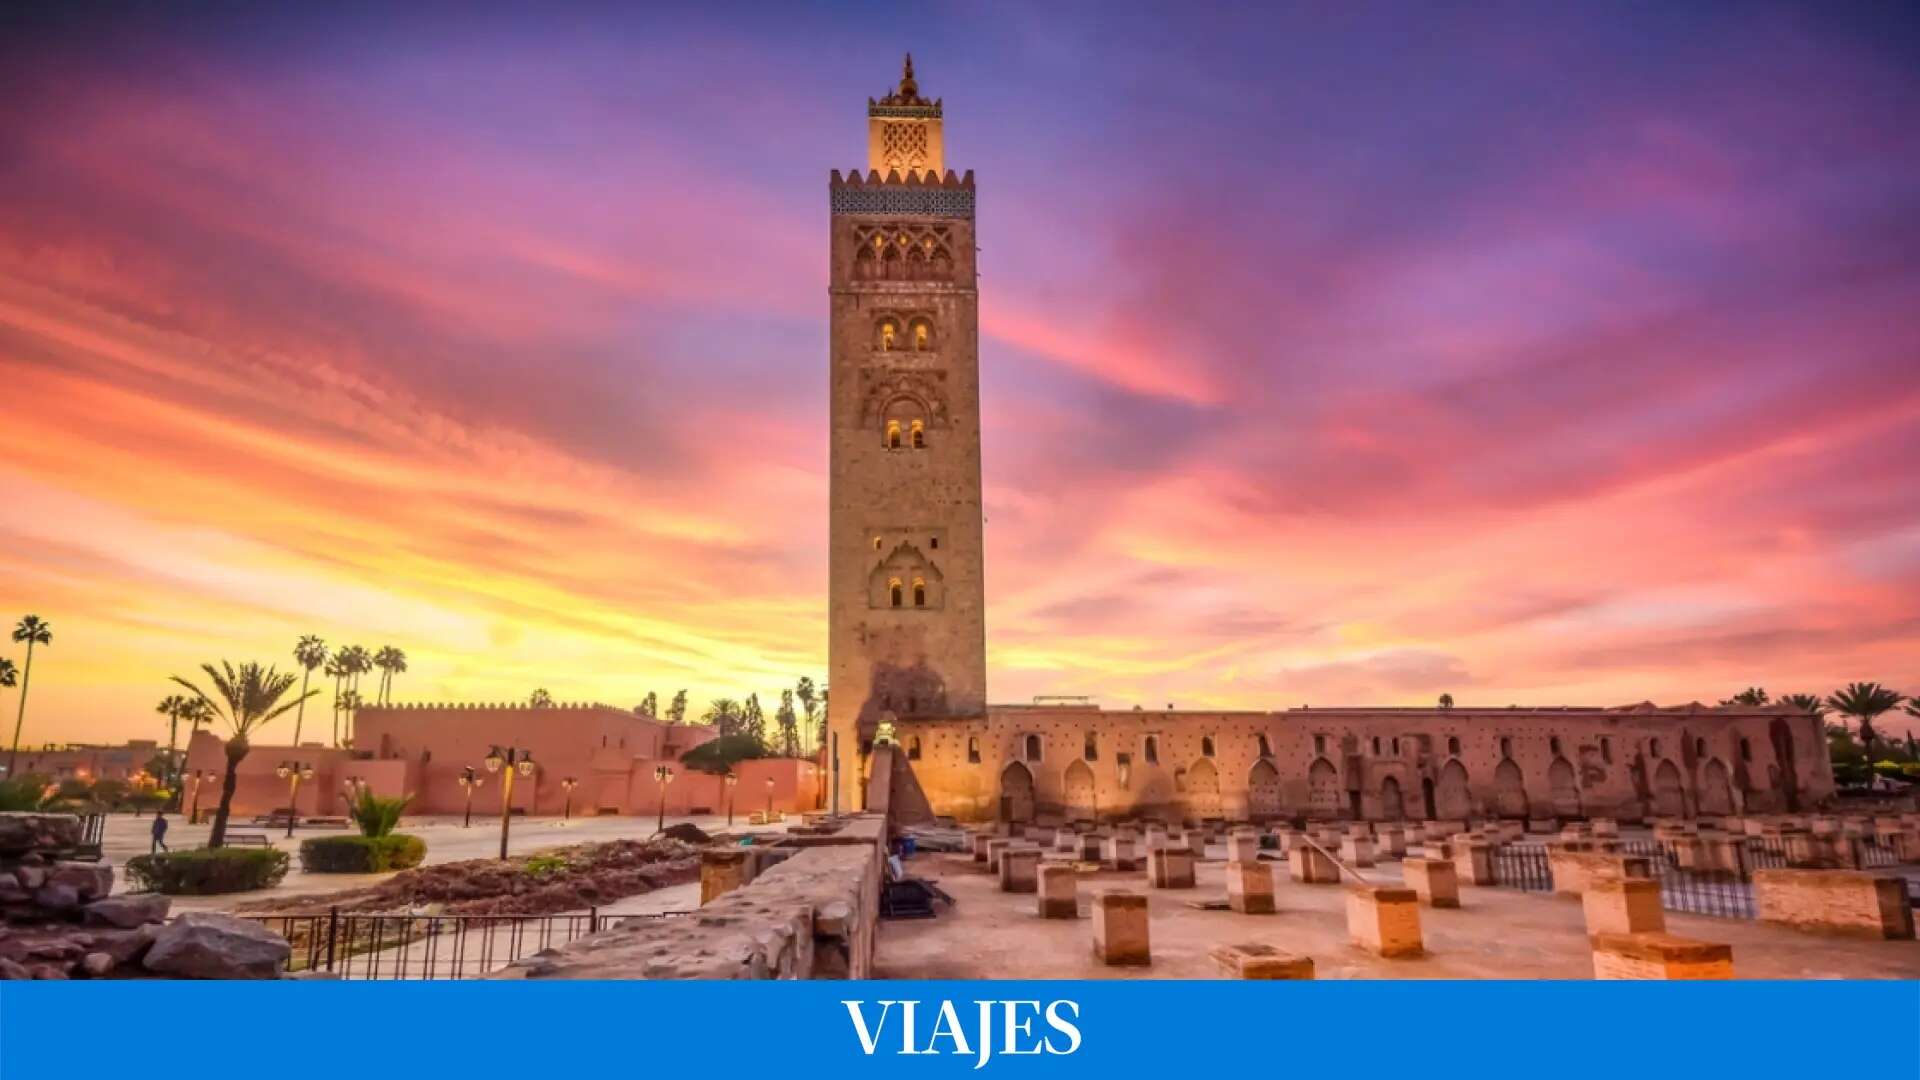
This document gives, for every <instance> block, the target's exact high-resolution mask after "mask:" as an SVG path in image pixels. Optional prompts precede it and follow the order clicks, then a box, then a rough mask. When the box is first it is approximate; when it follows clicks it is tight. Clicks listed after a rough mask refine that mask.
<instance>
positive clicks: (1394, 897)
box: [1347, 885, 1426, 959]
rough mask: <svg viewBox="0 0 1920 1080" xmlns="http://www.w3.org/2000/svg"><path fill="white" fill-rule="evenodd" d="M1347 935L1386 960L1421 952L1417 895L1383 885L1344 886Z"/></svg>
mask: <svg viewBox="0 0 1920 1080" xmlns="http://www.w3.org/2000/svg"><path fill="white" fill-rule="evenodd" d="M1347 935H1348V937H1349V938H1351V939H1352V941H1353V943H1354V944H1355V945H1358V946H1360V947H1361V948H1363V949H1366V950H1367V951H1368V952H1372V953H1378V954H1379V955H1381V956H1384V957H1387V958H1389V959H1397V958H1400V957H1412V956H1419V955H1421V954H1422V953H1423V952H1425V951H1426V950H1425V948H1424V947H1423V945H1422V943H1421V939H1420V898H1419V896H1417V895H1415V893H1414V891H1413V890H1412V889H1396V888H1392V887H1390V886H1385V885H1349V886H1347Z"/></svg>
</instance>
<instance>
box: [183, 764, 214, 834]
mask: <svg viewBox="0 0 1920 1080" xmlns="http://www.w3.org/2000/svg"><path fill="white" fill-rule="evenodd" d="M211 779H213V770H212V769H207V770H204V771H203V770H200V769H195V770H193V808H192V809H191V810H188V811H187V824H189V825H198V824H200V785H201V784H202V783H204V782H206V781H208V780H211Z"/></svg>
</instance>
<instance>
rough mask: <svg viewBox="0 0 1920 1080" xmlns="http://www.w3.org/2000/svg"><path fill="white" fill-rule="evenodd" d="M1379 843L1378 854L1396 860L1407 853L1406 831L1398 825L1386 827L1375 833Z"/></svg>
mask: <svg viewBox="0 0 1920 1080" xmlns="http://www.w3.org/2000/svg"><path fill="white" fill-rule="evenodd" d="M1375 835H1376V836H1377V837H1378V838H1379V842H1380V854H1381V855H1383V856H1385V857H1388V858H1394V859H1398V858H1401V857H1402V856H1404V855H1406V853H1407V830H1405V829H1403V828H1401V827H1400V826H1398V825H1386V826H1383V827H1381V828H1380V829H1378V830H1377V831H1376V832H1375Z"/></svg>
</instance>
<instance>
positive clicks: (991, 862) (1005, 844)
mask: <svg viewBox="0 0 1920 1080" xmlns="http://www.w3.org/2000/svg"><path fill="white" fill-rule="evenodd" d="M1019 842H1020V841H1018V840H1014V839H1011V838H1009V837H1005V836H996V837H994V838H993V839H991V840H989V841H987V873H989V874H998V873H999V872H1000V856H1001V854H1002V853H1003V852H1005V851H1006V850H1007V849H1008V848H1010V847H1012V846H1013V845H1015V844H1017V843H1019Z"/></svg>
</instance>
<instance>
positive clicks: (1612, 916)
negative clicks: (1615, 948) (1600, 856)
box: [1580, 878, 1667, 935]
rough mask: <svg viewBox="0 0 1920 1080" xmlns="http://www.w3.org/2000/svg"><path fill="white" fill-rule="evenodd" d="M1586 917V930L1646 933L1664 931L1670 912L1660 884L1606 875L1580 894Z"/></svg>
mask: <svg viewBox="0 0 1920 1080" xmlns="http://www.w3.org/2000/svg"><path fill="white" fill-rule="evenodd" d="M1580 903H1581V906H1582V908H1583V909H1584V911H1585V913H1586V917H1587V933H1588V934H1589V935H1592V934H1644V933H1657V932H1662V931H1665V930H1666V928H1667V913H1666V911H1665V910H1664V909H1662V908H1661V906H1660V883H1659V882H1657V881H1644V880H1641V879H1639V878H1603V879H1600V880H1595V881H1590V882H1588V883H1587V891H1586V892H1584V893H1582V894H1581V896H1580Z"/></svg>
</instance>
